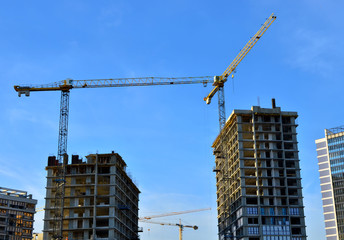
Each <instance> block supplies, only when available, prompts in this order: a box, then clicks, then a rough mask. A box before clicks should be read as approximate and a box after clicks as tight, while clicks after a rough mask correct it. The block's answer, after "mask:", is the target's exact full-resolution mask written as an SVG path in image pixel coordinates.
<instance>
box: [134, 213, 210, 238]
mask: <svg viewBox="0 0 344 240" xmlns="http://www.w3.org/2000/svg"><path fill="white" fill-rule="evenodd" d="M207 210H211V208H201V209H194V210H186V211H180V212H169V213H163V214H157V215H151V216H146V217H140V218H139V221H140V222H144V223H153V224H160V225H167V226H177V227H179V240H182V239H183V230H184V228H185V227H187V228H193V229H194V230H197V229H198V227H197V226H190V225H183V224H182V222H181V220H179V223H164V222H155V221H151V219H152V218H160V217H168V216H174V215H180V214H186V213H193V212H201V211H207Z"/></svg>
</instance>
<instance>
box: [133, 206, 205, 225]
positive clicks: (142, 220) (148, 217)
mask: <svg viewBox="0 0 344 240" xmlns="http://www.w3.org/2000/svg"><path fill="white" fill-rule="evenodd" d="M207 210H211V208H201V209H195V210H187V211H180V212H169V213H163V214H157V215H152V216H146V217H140V218H139V221H141V222H145V221H146V220H150V219H152V218H159V217H167V216H174V215H180V214H186V213H193V212H201V211H207Z"/></svg>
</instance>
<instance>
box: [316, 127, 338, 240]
mask: <svg viewBox="0 0 344 240" xmlns="http://www.w3.org/2000/svg"><path fill="white" fill-rule="evenodd" d="M315 143H316V148H317V155H318V156H317V157H318V165H319V174H320V186H321V194H322V202H323V210H324V220H325V230H326V240H344V126H341V127H336V128H331V129H325V137H324V138H321V139H318V140H316V141H315Z"/></svg>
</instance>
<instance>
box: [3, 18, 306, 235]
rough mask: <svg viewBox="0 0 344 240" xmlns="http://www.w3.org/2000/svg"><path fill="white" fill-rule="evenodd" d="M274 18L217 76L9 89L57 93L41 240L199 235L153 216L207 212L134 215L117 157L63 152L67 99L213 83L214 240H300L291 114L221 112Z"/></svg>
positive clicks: (134, 199) (131, 191)
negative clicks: (162, 232) (154, 229)
mask: <svg viewBox="0 0 344 240" xmlns="http://www.w3.org/2000/svg"><path fill="white" fill-rule="evenodd" d="M275 19H276V16H275V15H274V14H272V15H271V16H270V17H269V18H267V20H266V21H265V23H264V24H263V25H262V26H261V27H260V29H259V30H258V32H257V33H256V34H255V35H254V36H253V37H251V39H250V40H249V41H248V43H247V44H246V45H245V46H244V48H243V49H242V50H241V51H240V52H239V54H238V55H237V56H236V57H235V59H234V60H233V61H232V63H231V64H230V65H229V66H228V67H227V68H226V70H225V71H224V73H223V74H221V75H217V76H202V77H180V78H176V77H163V78H162V77H145V78H114V79H90V80H73V79H66V80H63V81H58V82H54V83H50V84H38V85H15V86H14V89H15V91H16V92H17V93H18V95H19V96H21V95H24V96H27V97H28V96H30V94H31V93H32V92H42V91H43V92H46V91H48V92H50V91H53V92H55V91H59V92H61V99H60V100H61V102H60V118H59V132H58V151H57V155H56V156H49V157H48V164H47V166H46V171H47V177H46V179H47V181H46V196H45V206H44V229H43V239H44V240H62V239H63V240H64V239H69V240H77V239H93V240H96V239H99V240H100V239H116V240H138V239H140V236H139V233H140V232H142V229H141V228H139V221H140V222H145V223H152V224H159V225H169V226H176V227H178V228H179V239H180V240H182V237H183V230H184V228H189V229H194V230H197V229H198V226H196V225H190V224H183V223H182V222H181V220H179V222H178V223H163V222H159V221H155V220H154V219H153V220H151V219H152V218H158V217H163V216H173V215H180V214H186V213H192V212H199V211H204V210H208V209H198V210H188V211H182V212H173V213H167V214H161V215H153V216H149V217H139V215H141V214H139V194H140V190H139V187H138V186H136V184H135V183H134V181H133V180H132V178H131V177H130V176H129V174H128V173H127V171H126V167H127V164H126V163H125V161H124V160H123V159H122V157H121V156H120V155H119V153H116V152H114V151H112V153H95V154H89V155H87V156H86V157H85V159H83V158H80V157H79V156H78V155H69V154H68V151H67V142H68V141H67V139H68V120H69V112H70V111H69V98H70V93H71V90H73V89H80V90H81V89H88V88H90V89H92V88H117V87H137V86H159V85H161V86H172V85H183V84H184V85H185V84H202V85H204V86H206V85H207V84H212V86H213V87H214V88H213V89H212V91H211V92H210V93H209V94H208V95H207V96H206V97H205V98H204V101H205V102H206V104H210V103H211V100H212V98H213V97H214V96H215V94H216V93H217V94H218V111H219V128H220V133H219V135H218V137H217V138H216V140H215V142H214V143H213V148H214V155H215V163H216V166H215V168H214V170H213V171H214V172H215V173H216V187H217V193H216V195H217V214H218V239H219V240H226V239H240V240H258V239H261V240H272V239H273V240H277V239H278V240H306V232H305V221H304V212H303V202H302V192H301V182H300V181H301V180H300V179H301V178H300V167H299V164H298V162H299V159H298V155H297V140H296V126H297V124H296V123H295V119H296V118H297V113H296V112H283V111H281V109H280V108H279V107H276V106H275V103H274V102H273V105H272V108H271V109H268V108H260V107H253V108H252V109H251V110H234V111H233V112H232V114H231V115H230V117H229V118H228V120H227V118H226V113H225V96H224V86H225V83H226V82H227V80H228V79H229V78H230V77H233V74H234V73H235V70H236V68H237V66H238V65H239V63H240V62H241V61H242V60H243V59H244V57H245V56H246V55H247V53H248V52H249V51H250V50H251V49H252V48H253V46H254V45H255V44H256V43H257V41H258V40H259V39H260V38H261V37H262V36H263V34H264V33H265V32H266V31H267V29H268V28H269V27H270V25H271V24H272V23H273V22H274V21H275ZM273 101H274V100H273ZM209 145H210V143H209ZM70 156H71V157H70ZM209 170H210V169H209ZM210 171H211V170H210ZM214 194H215V193H214ZM214 221H216V220H215V219H214ZM18 231H19V230H18ZM0 234H1V233H0ZM12 235H13V234H12ZM12 235H11V234H9V235H6V236H5V237H3V238H1V235H0V239H32V237H26V238H13V237H12Z"/></svg>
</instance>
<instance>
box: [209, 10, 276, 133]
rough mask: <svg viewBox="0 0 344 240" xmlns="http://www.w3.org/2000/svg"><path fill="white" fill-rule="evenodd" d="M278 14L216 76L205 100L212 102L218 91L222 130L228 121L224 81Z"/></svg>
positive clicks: (267, 21)
mask: <svg viewBox="0 0 344 240" xmlns="http://www.w3.org/2000/svg"><path fill="white" fill-rule="evenodd" d="M275 19H276V16H275V15H274V14H271V16H270V17H269V18H268V19H267V20H266V21H265V23H264V24H263V25H262V27H261V28H260V29H259V30H258V32H257V33H256V34H255V35H254V36H253V37H252V38H251V39H250V40H249V41H248V43H247V44H246V45H245V46H244V48H243V49H242V50H241V51H240V52H239V54H238V55H237V56H236V58H235V59H234V60H233V61H232V63H231V64H230V65H229V66H228V67H227V69H226V70H225V71H224V72H223V74H222V75H220V76H215V77H214V83H213V86H215V87H214V88H213V90H212V91H211V92H210V93H209V94H208V96H206V97H205V98H204V99H203V100H204V101H206V103H207V104H210V102H211V100H212V98H213V96H214V95H215V93H217V92H218V94H219V96H218V98H219V99H218V106H219V122H220V131H221V130H222V129H223V127H224V126H225V123H226V113H225V100H224V89H223V86H224V83H225V82H226V81H227V78H228V76H229V75H230V74H231V73H233V72H234V71H235V69H236V67H237V66H238V65H239V63H240V62H241V61H242V60H243V59H244V57H245V56H246V55H247V53H248V52H249V51H250V50H251V49H252V47H253V46H254V45H255V44H256V43H257V41H258V40H259V39H260V38H261V37H262V36H263V34H264V33H265V32H266V30H267V29H268V28H269V27H270V25H271V24H272V23H273V22H274V21H275Z"/></svg>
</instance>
